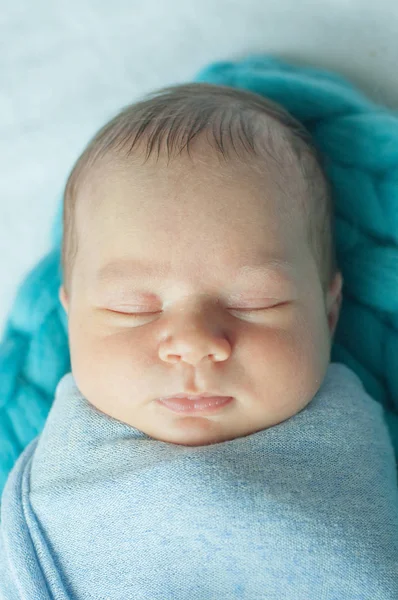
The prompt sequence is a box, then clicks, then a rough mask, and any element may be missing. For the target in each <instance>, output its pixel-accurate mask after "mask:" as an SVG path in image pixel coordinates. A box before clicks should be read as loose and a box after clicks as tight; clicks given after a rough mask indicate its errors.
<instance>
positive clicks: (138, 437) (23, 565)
mask: <svg viewBox="0 0 398 600" xmlns="http://www.w3.org/2000/svg"><path fill="white" fill-rule="evenodd" d="M0 598H2V599H7V600H14V599H17V598H18V599H24V600H50V599H56V600H66V599H69V600H70V599H75V600H83V599H84V600H88V599H90V600H91V599H92V600H105V599H111V600H129V599H131V600H144V599H145V600H168V599H173V600H221V599H223V600H224V599H226V600H233V599H235V598H244V599H247V600H282V599H283V600H301V599H302V600H309V599H311V600H337V599H339V600H354V599H355V600H359V599H361V600H397V598H398V487H397V474H396V467H395V459H394V453H393V448H392V444H391V442H390V439H389V437H388V430H387V427H386V425H385V423H384V419H383V410H382V407H381V406H380V405H379V404H378V403H377V402H376V401H375V400H373V399H372V398H371V397H370V396H369V395H368V394H367V393H366V392H365V390H364V388H363V386H362V384H361V382H360V380H359V378H358V377H357V376H356V374H354V373H353V372H352V371H351V370H350V369H349V368H348V367H346V366H345V365H343V364H340V363H332V364H330V365H329V368H328V371H327V374H326V377H325V379H324V381H323V383H322V386H321V388H320V389H319V391H318V393H317V394H316V395H315V397H314V399H313V400H312V401H311V402H310V404H308V405H307V407H305V409H303V410H302V411H301V412H299V413H298V414H296V415H294V416H293V417H291V418H290V419H288V420H286V421H284V422H283V423H280V424H279V425H276V426H274V427H271V428H269V429H266V430H263V431H260V432H257V433H254V434H251V435H248V436H245V437H242V438H237V439H234V440H231V441H228V442H222V443H218V444H213V445H210V446H200V447H188V446H182V445H175V444H171V443H166V442H161V441H158V440H154V439H153V438H151V437H150V436H148V435H146V434H145V433H143V432H141V431H139V430H137V429H135V428H134V427H131V426H129V425H126V424H124V423H121V422H119V421H117V420H116V419H113V418H112V417H109V416H107V415H105V414H103V413H101V412H100V411H98V410H97V409H96V408H95V407H93V406H92V405H91V404H90V403H89V402H87V400H86V399H85V398H84V397H83V396H82V394H81V393H80V391H79V390H78V388H77V387H76V384H75V381H74V378H73V376H72V374H71V373H69V374H67V375H65V376H64V377H63V378H62V380H61V381H60V383H59V384H58V387H57V390H56V396H55V400H54V403H53V406H52V408H51V411H50V413H49V415H48V418H47V421H46V424H45V427H44V430H43V432H42V434H41V435H40V436H39V437H38V438H36V439H35V440H33V441H32V442H31V443H30V444H29V446H28V447H27V448H26V449H25V451H24V452H23V453H22V455H21V456H20V457H19V459H18V461H17V463H16V465H15V466H14V469H13V470H12V472H11V474H10V476H9V478H8V480H7V484H6V487H5V490H4V493H3V497H2V506H1V538H0Z"/></svg>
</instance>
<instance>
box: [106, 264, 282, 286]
mask: <svg viewBox="0 0 398 600" xmlns="http://www.w3.org/2000/svg"><path fill="white" fill-rule="evenodd" d="M169 273H170V269H169V268H168V267H167V265H165V264H159V263H156V264H155V263H152V262H150V261H142V260H134V259H126V260H120V259H119V260H114V261H110V262H108V263H107V264H105V265H104V266H103V267H101V268H100V269H99V270H98V271H97V273H96V275H95V282H96V284H105V283H109V282H114V281H117V280H120V279H123V278H126V277H128V278H129V279H133V278H142V277H145V276H147V277H151V278H160V277H162V276H165V275H168V274H169ZM293 274H294V268H293V265H292V264H291V263H289V262H288V261H287V260H286V259H281V258H278V257H271V258H268V259H266V260H263V261H262V262H261V263H260V264H254V265H244V266H243V267H240V268H238V269H237V270H235V271H233V272H231V274H230V277H231V280H233V281H237V280H239V281H241V280H244V281H247V282H250V281H255V280H258V279H264V278H267V277H270V278H272V279H274V278H277V279H282V280H287V281H291V280H292V277H293Z"/></svg>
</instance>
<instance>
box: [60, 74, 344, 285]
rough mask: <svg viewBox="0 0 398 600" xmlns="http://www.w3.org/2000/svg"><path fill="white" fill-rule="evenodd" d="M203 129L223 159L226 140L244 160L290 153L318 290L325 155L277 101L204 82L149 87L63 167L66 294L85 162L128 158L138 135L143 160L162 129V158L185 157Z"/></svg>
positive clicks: (332, 261)
mask: <svg viewBox="0 0 398 600" xmlns="http://www.w3.org/2000/svg"><path fill="white" fill-rule="evenodd" d="M271 126H272V127H271ZM203 131H205V132H206V134H207V139H208V141H209V142H210V143H211V141H214V142H215V144H216V150H217V151H218V152H219V154H220V155H221V157H222V158H223V159H224V160H225V161H227V160H228V158H229V152H228V149H229V147H230V146H232V147H233V149H234V151H235V153H236V154H237V155H238V156H239V154H238V151H237V148H236V146H237V145H239V146H240V147H243V148H244V150H245V153H244V155H243V156H240V159H241V160H242V161H245V162H246V163H250V159H251V158H253V157H257V158H260V159H261V160H264V161H269V159H270V158H271V159H272V160H274V161H276V162H277V163H278V164H279V165H280V164H281V163H282V162H284V161H286V159H287V158H292V157H293V158H294V163H295V164H296V167H297V168H298V170H299V174H300V176H301V178H302V181H303V182H304V184H305V187H304V188H303V190H305V193H304V194H303V193H302V192H300V193H298V194H295V195H294V196H292V197H291V199H290V201H291V202H296V203H297V202H299V203H300V205H301V209H302V213H303V214H304V215H305V219H306V226H307V238H308V244H309V247H310V250H311V252H312V253H313V256H314V259H315V261H316V264H317V268H318V271H319V276H320V279H321V283H322V288H323V291H324V295H325V296H326V293H327V290H328V286H329V284H330V283H331V281H332V280H333V278H334V276H335V274H336V272H337V270H338V268H337V260H336V251H335V243H334V236H333V198H332V186H331V182H330V181H329V179H328V177H327V175H326V171H325V167H324V161H325V157H324V156H323V155H322V154H321V153H320V152H319V151H318V149H317V148H316V146H315V143H314V140H313V138H312V136H311V134H310V133H309V131H308V130H307V129H306V128H305V126H304V125H303V124H302V123H300V122H299V121H298V120H296V119H295V118H294V117H293V116H292V115H291V114H290V113H289V112H288V111H287V110H286V109H284V108H283V107H282V106H281V105H279V104H278V103H276V102H274V101H273V100H271V99H269V98H266V97H264V96H262V95H260V94H257V93H254V92H251V91H247V90H243V89H240V88H234V87H229V86H224V85H215V84H210V83H188V84H180V85H173V86H169V87H165V88H162V89H159V90H156V91H154V92H152V93H151V94H148V95H147V96H146V97H145V98H144V99H143V100H141V101H138V102H135V103H133V104H130V105H128V106H126V107H125V108H123V109H122V110H121V111H120V112H119V113H118V114H117V115H116V116H115V117H113V118H112V119H111V120H110V121H109V122H108V123H106V124H105V125H104V126H103V127H102V128H101V129H100V130H99V131H98V132H97V133H96V134H95V135H94V137H93V138H92V139H91V140H90V141H89V143H88V144H87V146H86V147H85V149H84V150H83V152H82V154H81V155H80V156H79V158H78V159H77V161H76V162H75V164H74V166H73V168H72V170H71V172H70V174H69V177H68V180H67V183H66V186H65V192H64V206H63V228H64V235H63V243H62V269H63V279H64V281H63V285H64V288H65V292H66V294H67V296H69V293H70V288H71V277H72V270H73V266H74V263H75V259H76V255H77V250H78V239H77V231H76V223H75V213H76V201H77V197H78V191H79V189H80V187H81V186H82V183H83V181H84V180H85V178H86V177H87V175H88V174H89V173H90V172H91V171H92V170H93V167H94V166H95V167H98V165H100V164H101V161H103V160H105V161H106V160H107V159H110V160H111V159H112V158H114V159H116V160H118V159H121V160H122V161H124V162H126V161H128V157H129V156H131V155H132V152H133V148H134V147H135V145H136V144H137V142H138V141H139V140H140V138H142V139H143V140H146V142H147V144H146V158H145V160H148V158H149V157H150V155H151V154H152V151H153V148H154V146H155V144H157V151H158V157H159V155H160V152H161V145H162V142H163V141H164V138H165V136H166V135H167V139H166V150H167V156H168V160H169V159H170V156H171V154H172V152H173V151H177V155H178V154H180V153H181V152H182V151H183V150H184V148H186V149H187V152H188V155H189V156H190V154H189V145H190V143H191V140H192V139H193V138H194V137H195V136H198V134H200V133H201V132H203ZM273 132H275V133H276V135H278V137H279V138H281V137H282V138H283V139H284V140H285V141H286V142H287V143H286V144H284V146H285V148H284V150H283V154H282V155H281V154H279V155H278V156H276V155H275V154H274V155H272V154H271V153H270V150H271V149H272V150H274V152H275V147H274V144H273V140H272V135H271V134H272V133H273ZM209 133H211V139H210V140H209V136H208V134H209ZM144 134H145V135H144ZM224 134H227V135H224ZM163 150H164V146H163ZM292 152H293V154H292ZM252 162H253V161H252ZM127 164H128V163H127ZM257 165H258V161H257ZM257 168H258V166H257ZM264 168H265V164H264ZM260 169H261V162H260ZM284 174H285V172H284ZM303 196H304V197H303Z"/></svg>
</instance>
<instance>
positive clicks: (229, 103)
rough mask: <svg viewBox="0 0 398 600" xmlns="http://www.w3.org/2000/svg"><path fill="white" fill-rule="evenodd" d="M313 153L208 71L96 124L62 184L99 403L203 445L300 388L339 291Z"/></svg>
mask: <svg viewBox="0 0 398 600" xmlns="http://www.w3.org/2000/svg"><path fill="white" fill-rule="evenodd" d="M154 145H156V146H157V156H156V160H154V156H153V153H152V149H153V147H154ZM145 151H146V156H145V160H143V156H144V152H145ZM321 160H322V159H321V157H320V156H319V155H318V153H317V151H316V149H315V148H314V147H313V146H312V144H311V138H310V136H309V134H308V133H306V130H305V128H304V127H303V126H301V125H300V123H298V122H297V121H296V120H295V119H293V117H291V116H290V115H289V113H288V112H287V111H285V110H284V109H283V108H282V107H280V106H279V105H278V104H275V103H274V102H271V101H270V100H268V99H266V98H263V97H262V96H260V95H257V94H254V93H251V92H248V91H244V90H239V89H235V88H230V87H226V86H216V85H212V84H204V83H192V84H188V85H177V86H172V87H171V88H166V89H164V90H160V91H158V92H155V93H154V94H152V95H151V96H150V97H149V98H148V99H145V100H143V101H142V102H138V103H136V104H133V105H131V106H128V107H127V108H125V109H124V110H123V111H121V113H119V114H118V115H117V116H116V117H115V118H114V119H112V120H111V121H110V122H109V123H108V124H106V125H105V126H104V127H103V128H102V129H101V130H100V131H99V132H98V133H97V134H96V136H95V137H94V138H93V139H92V140H91V142H90V143H89V145H88V146H87V147H86V149H85V150H84V152H83V154H82V155H81V156H80V158H79V159H78V161H77V162H76V164H75V166H74V168H73V170H72V172H71V174H70V176H69V179H68V182H67V185H66V189H65V198H64V240H63V248H62V266H63V272H64V285H63V286H62V287H61V289H60V300H61V302H62V304H63V306H64V308H65V310H66V312H67V314H68V329H69V344H70V354H71V365H72V373H73V375H74V378H75V380H76V384H77V386H78V387H79V389H80V391H81V393H82V394H83V395H84V396H85V397H86V398H87V400H88V401H89V402H90V403H91V404H92V405H94V406H95V407H96V408H97V409H98V410H99V411H101V412H103V413H105V414H107V415H109V416H111V417H113V418H115V419H117V420H119V421H122V422H124V423H128V424H129V425H132V426H133V427H136V428H137V429H140V430H141V431H143V432H145V433H146V434H148V435H149V436H151V437H153V438H155V439H157V440H162V441H165V442H171V443H175V444H184V445H188V446H201V445H206V444H212V443H216V442H222V441H226V440H231V439H234V438H237V437H241V436H245V435H249V434H251V433H254V432H256V431H260V430H263V429H266V428H268V427H271V426H273V425H276V424H278V423H281V422H282V421H284V420H286V419H288V418H289V417H291V416H293V415H294V414H296V413H298V412H299V411H301V410H302V409H303V408H304V407H305V406H306V405H307V404H308V403H309V402H310V401H311V399H312V398H313V397H314V395H315V394H316V392H317V391H318V389H319V388H320V386H321V384H322V381H323V379H324V376H325V373H326V370H327V368H328V365H329V362H330V350H331V343H332V338H333V334H334V330H335V327H336V323H337V320H338V317H339V311H340V304H341V289H342V277H341V274H340V272H339V271H338V269H337V267H336V260H335V249H334V242H333V231H332V228H333V226H332V221H333V215H332V198H331V186H330V183H329V182H328V180H327V178H326V176H325V171H324V169H323V166H322V162H320V161H321ZM177 393H185V394H186V395H194V394H201V393H211V394H213V395H219V396H231V397H232V398H233V400H232V401H231V402H229V403H228V404H226V405H225V406H223V407H221V408H219V409H218V410H216V411H214V410H213V412H211V411H210V410H209V411H205V412H192V411H191V412H185V413H184V412H175V411H174V410H173V409H171V408H169V407H167V406H165V405H163V404H162V403H160V402H159V401H158V399H159V398H160V397H165V396H173V395H174V394H177Z"/></svg>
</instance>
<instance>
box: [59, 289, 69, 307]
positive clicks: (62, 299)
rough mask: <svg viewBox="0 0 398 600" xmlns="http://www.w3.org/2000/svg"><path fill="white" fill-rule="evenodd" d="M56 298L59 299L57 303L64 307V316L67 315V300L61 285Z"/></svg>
mask: <svg viewBox="0 0 398 600" xmlns="http://www.w3.org/2000/svg"><path fill="white" fill-rule="evenodd" d="M58 297H59V301H60V302H61V304H62V306H63V307H64V310H65V312H66V314H68V298H67V297H66V293H65V289H64V286H63V285H61V287H60V288H59V292H58Z"/></svg>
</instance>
